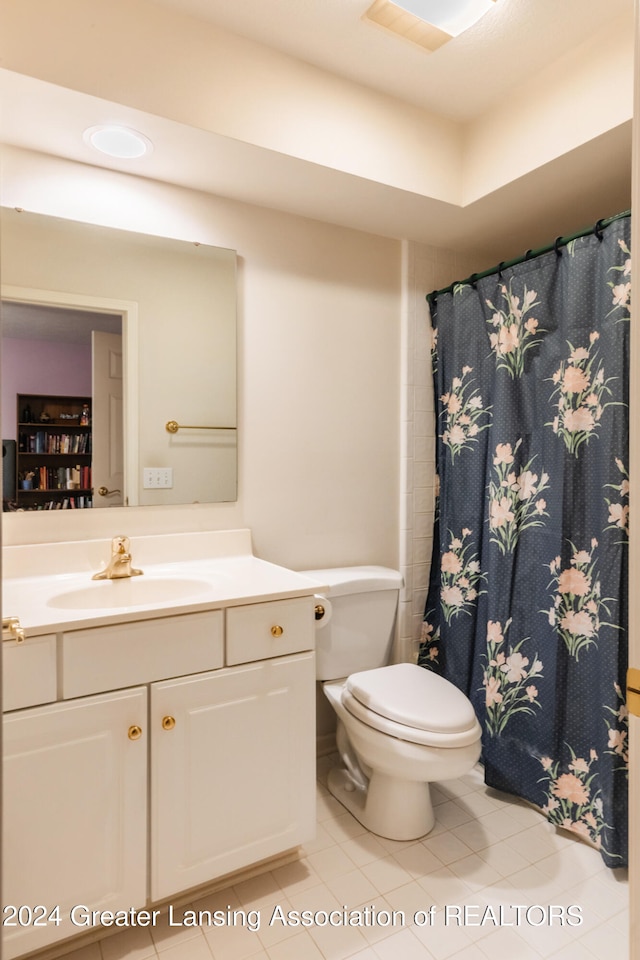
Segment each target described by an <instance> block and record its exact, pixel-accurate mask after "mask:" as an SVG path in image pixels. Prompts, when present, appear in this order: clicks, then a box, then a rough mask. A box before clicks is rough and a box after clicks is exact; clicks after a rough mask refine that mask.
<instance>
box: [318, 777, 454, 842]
mask: <svg viewBox="0 0 640 960" xmlns="http://www.w3.org/2000/svg"><path fill="white" fill-rule="evenodd" d="M328 786H329V792H330V793H331V795H332V796H333V797H335V798H336V800H338V802H339V803H341V804H342V805H343V807H346V808H347V810H348V811H349V813H351V814H353V816H354V817H355V818H356V820H358V821H359V822H360V823H361V824H362V826H363V827H366V828H367V830H370V831H371V832H372V833H375V834H377V835H378V836H379V837H386V838H387V839H388V840H417V839H419V838H420V837H424V836H425V834H427V833H429V831H430V830H432V829H433V825H434V823H435V814H434V812H433V805H432V803H431V793H430V791H429V784H428V783H420V782H418V781H416V780H399V779H397V778H396V777H388V776H386V774H384V773H376V772H375V771H374V772H373V773H372V775H371V779H370V780H369V785H368V787H367V788H366V789H365V788H363V787H361V786H360V785H358V784H355V783H354V781H353V779H352V778H351V776H350V774H349V772H348V771H347V770H346V769H345V768H344V767H333V769H332V770H330V771H329V780H328Z"/></svg>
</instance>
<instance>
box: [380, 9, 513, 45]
mask: <svg viewBox="0 0 640 960" xmlns="http://www.w3.org/2000/svg"><path fill="white" fill-rule="evenodd" d="M495 2H496V0H375V2H374V3H373V5H372V6H371V7H369V9H368V10H367V12H366V13H365V17H367V19H369V20H371V21H372V22H373V23H377V24H378V26H381V27H385V28H386V29H387V30H391V31H392V32H393V33H396V34H398V35H399V36H401V37H404V38H405V39H407V40H412V41H413V42H414V43H418V44H420V46H422V47H424V48H425V49H426V50H437V49H438V47H441V46H442V45H443V44H445V43H447V42H448V41H449V40H451V39H452V38H453V37H457V36H459V35H460V34H461V33H463V32H464V31H465V30H468V29H469V27H472V26H473V25H474V23H477V22H478V20H480V18H481V17H483V16H484V15H485V13H488V12H489V10H491V9H492V8H493V6H494V3H495Z"/></svg>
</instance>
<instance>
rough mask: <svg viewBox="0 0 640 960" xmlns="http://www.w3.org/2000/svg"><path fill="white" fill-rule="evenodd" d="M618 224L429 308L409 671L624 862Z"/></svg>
mask: <svg viewBox="0 0 640 960" xmlns="http://www.w3.org/2000/svg"><path fill="white" fill-rule="evenodd" d="M629 243H630V218H629V217H625V218H622V219H618V220H616V221H614V222H613V223H612V224H610V225H609V226H608V227H606V228H604V229H603V230H602V231H599V232H598V234H592V235H589V236H586V237H582V238H580V239H579V240H575V241H572V242H571V243H570V244H569V245H568V246H566V247H564V248H562V247H561V248H559V249H558V252H555V251H554V252H551V253H548V254H544V255H542V256H539V257H537V258H536V259H533V260H529V261H525V262H524V263H522V264H519V265H517V266H515V267H512V268H510V269H508V270H505V271H504V272H503V273H502V275H498V274H495V275H493V276H490V277H486V278H484V279H481V280H479V281H478V282H477V284H476V285H475V287H474V286H471V285H470V284H461V285H458V286H457V287H456V288H455V289H454V291H453V293H448V294H443V295H441V296H440V297H438V299H437V302H436V304H435V306H434V307H433V308H432V320H433V327H434V344H433V353H432V361H433V372H434V383H435V395H436V416H437V450H436V461H437V473H438V477H439V494H438V496H437V502H436V523H435V531H434V551H433V560H432V567H431V580H430V587H429V593H428V598H427V603H426V608H425V618H424V624H423V636H422V640H423V642H422V644H421V648H420V657H419V662H420V663H421V665H422V666H424V667H427V668H429V669H432V670H436V671H437V672H439V673H441V674H442V675H443V676H445V677H446V678H447V679H448V680H450V681H452V682H453V683H454V684H456V686H458V687H459V688H460V689H461V690H463V692H464V693H466V694H467V696H468V697H469V698H470V700H471V702H472V703H473V705H474V708H475V710H476V713H477V715H478V718H479V720H480V723H481V725H482V728H483V762H484V765H485V778H486V782H487V783H488V784H489V785H490V786H492V787H495V788H497V789H499V790H504V791H507V792H509V793H512V794H516V795H518V796H520V797H523V798H524V799H526V800H528V801H530V802H531V803H533V804H535V805H537V806H538V807H539V808H540V809H541V811H542V812H543V813H544V814H545V815H546V816H547V818H548V819H549V820H550V821H551V822H552V823H554V824H557V825H558V826H561V827H564V828H565V829H568V830H571V831H574V832H575V833H577V834H579V835H581V836H583V837H584V838H585V839H586V840H588V841H590V842H591V843H592V844H595V845H596V846H597V847H598V848H599V849H600V850H601V852H602V856H603V858H604V860H605V862H606V863H607V864H608V865H609V866H612V867H615V866H623V865H625V864H626V857H627V785H628V777H627V764H628V741H627V731H628V719H627V709H626V705H625V701H624V690H625V674H626V669H627V633H626V628H627V546H628V513H629V506H628V494H629V484H628V472H627V470H628V338H629V303H630V296H631V276H630V270H631V256H630V250H629Z"/></svg>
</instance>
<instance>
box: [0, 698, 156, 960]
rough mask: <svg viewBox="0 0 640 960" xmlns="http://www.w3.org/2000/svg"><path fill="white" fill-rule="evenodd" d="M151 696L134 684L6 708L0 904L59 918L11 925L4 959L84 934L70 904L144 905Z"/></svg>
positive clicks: (102, 907)
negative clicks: (30, 706) (76, 697)
mask: <svg viewBox="0 0 640 960" xmlns="http://www.w3.org/2000/svg"><path fill="white" fill-rule="evenodd" d="M146 703H147V693H146V689H145V688H134V689H130V690H125V691H121V692H118V693H111V694H104V695H102V696H97V697H86V698H84V699H80V700H73V701H67V702H63V703H55V704H51V705H50V706H46V707H34V708H33V709H29V710H22V711H19V712H16V713H13V714H6V715H5V717H4V724H3V726H4V763H3V778H4V782H3V800H4V809H3V864H2V869H3V876H2V895H3V900H2V903H3V906H4V905H5V904H7V905H13V906H15V907H20V906H22V905H25V906H27V907H31V908H33V907H36V906H38V905H40V904H41V905H43V906H44V907H46V908H47V909H48V910H49V911H51V910H53V908H54V907H56V906H59V918H60V921H61V922H60V923H59V924H56V923H55V922H50V923H47V924H44V925H33V924H31V925H26V926H19V925H15V926H4V927H3V928H2V929H3V957H5V958H11V957H15V956H18V955H19V954H22V953H26V952H28V951H31V950H35V949H37V948H39V947H42V946H45V945H46V944H48V943H52V942H54V941H56V940H60V939H63V938H64V937H69V936H71V935H72V934H74V933H79V932H82V931H83V930H85V932H86V929H88V928H84V927H82V926H76V925H74V924H73V923H72V922H71V921H70V910H71V908H72V907H73V906H76V905H79V904H84V905H86V906H88V907H89V908H90V909H92V910H114V909H127V908H131V907H135V906H141V905H143V904H144V902H145V894H146V850H147V843H146V841H147V833H146V831H147V816H146V789H147V758H146V754H147V747H146V740H147V736H146V733H147V731H146ZM132 727H139V728H141V731H142V733H141V735H140V736H139V737H138V738H137V739H136V735H137V733H138V731H137V730H136V729H133V730H131V729H130V728H132ZM131 737H133V739H131ZM7 917H8V913H7V912H6V908H5V913H4V915H3V919H4V921H5V923H6V921H7ZM25 917H26V913H25V912H23V920H24V918H25ZM17 923H18V921H17V920H16V924H17Z"/></svg>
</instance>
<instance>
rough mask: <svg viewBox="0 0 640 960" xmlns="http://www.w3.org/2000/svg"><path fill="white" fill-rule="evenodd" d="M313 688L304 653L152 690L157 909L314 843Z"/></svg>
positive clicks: (153, 882)
mask: <svg viewBox="0 0 640 960" xmlns="http://www.w3.org/2000/svg"><path fill="white" fill-rule="evenodd" d="M314 681H315V665H314V656H313V654H312V653H304V654H298V655H293V656H288V657H279V658H277V659H273V660H264V661H261V662H257V663H250V664H245V665H243V666H239V667H230V668H227V669H224V670H217V671H213V672H211V673H205V674H202V675H200V676H198V677H183V678H181V679H179V680H170V681H167V682H165V683H154V684H152V686H151V711H150V716H151V756H152V763H151V899H152V900H154V901H155V900H161V899H164V898H166V897H169V896H171V895H172V894H174V893H176V892H177V891H179V890H184V889H187V888H189V887H193V886H196V885H198V884H202V883H206V882H207V880H210V879H211V878H212V877H216V876H223V875H224V874H226V873H230V872H231V871H234V870H238V869H239V868H241V867H245V866H247V865H249V864H251V863H256V862H257V861H259V860H263V859H265V858H266V857H269V856H273V855H274V854H277V853H281V852H282V851H284V850H288V849H290V848H292V847H295V846H296V844H299V843H302V842H303V841H304V840H308V839H310V838H311V837H312V836H313V832H314V830H315V808H314V794H315V784H314V780H315V774H314V767H315V748H314V746H315V745H314V723H315V703H314V698H313V695H312V694H313V689H314Z"/></svg>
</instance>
